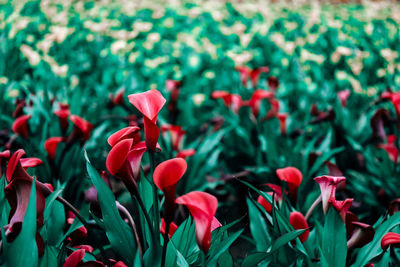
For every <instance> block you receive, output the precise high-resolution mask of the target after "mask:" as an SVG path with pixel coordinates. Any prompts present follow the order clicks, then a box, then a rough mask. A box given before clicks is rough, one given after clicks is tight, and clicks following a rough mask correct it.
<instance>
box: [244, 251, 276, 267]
mask: <svg viewBox="0 0 400 267" xmlns="http://www.w3.org/2000/svg"><path fill="white" fill-rule="evenodd" d="M270 256H271V254H269V253H267V252H256V253H253V254H250V255H249V256H247V257H246V258H245V259H244V261H243V263H242V265H241V266H242V267H253V266H257V265H258V264H259V263H260V262H262V261H264V260H266V259H267V258H268V257H270Z"/></svg>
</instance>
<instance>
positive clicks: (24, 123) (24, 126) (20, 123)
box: [12, 115, 32, 139]
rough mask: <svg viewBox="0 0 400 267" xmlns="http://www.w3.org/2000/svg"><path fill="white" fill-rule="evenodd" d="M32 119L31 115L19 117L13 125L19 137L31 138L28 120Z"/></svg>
mask: <svg viewBox="0 0 400 267" xmlns="http://www.w3.org/2000/svg"><path fill="white" fill-rule="evenodd" d="M31 118H32V116H31V115H23V116H20V117H18V118H17V119H16V120H15V121H14V123H13V124H12V130H13V131H14V133H16V134H17V135H19V136H22V137H24V138H26V139H28V137H29V127H28V120H30V119H31Z"/></svg>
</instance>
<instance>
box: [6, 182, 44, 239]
mask: <svg viewBox="0 0 400 267" xmlns="http://www.w3.org/2000/svg"><path fill="white" fill-rule="evenodd" d="M31 188H32V180H31V181H29V180H26V179H24V178H19V177H16V178H14V179H13V180H12V181H11V182H10V183H9V184H8V185H7V186H6V188H5V189H4V192H5V196H6V198H7V200H8V203H9V204H10V207H11V210H10V214H9V224H8V227H7V231H6V235H7V240H8V241H9V242H12V241H13V240H14V239H15V238H16V237H17V235H18V234H19V233H20V231H21V229H22V222H23V220H24V216H25V212H26V209H27V207H28V203H29V197H30V194H31ZM44 206H45V196H44V195H43V193H42V191H41V190H40V188H39V187H38V186H37V185H36V224H37V228H40V227H41V226H42V225H43V212H44Z"/></svg>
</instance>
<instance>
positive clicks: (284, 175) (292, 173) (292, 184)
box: [276, 167, 303, 203]
mask: <svg viewBox="0 0 400 267" xmlns="http://www.w3.org/2000/svg"><path fill="white" fill-rule="evenodd" d="M276 174H277V175H278V177H279V179H280V180H281V181H285V182H287V183H288V188H289V198H290V200H291V201H292V202H293V203H296V202H297V189H298V187H299V186H300V184H301V181H302V180H303V174H302V173H301V172H300V171H299V170H298V169H297V168H295V167H286V168H282V169H277V170H276Z"/></svg>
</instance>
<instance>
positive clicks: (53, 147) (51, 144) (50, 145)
mask: <svg viewBox="0 0 400 267" xmlns="http://www.w3.org/2000/svg"><path fill="white" fill-rule="evenodd" d="M65 140H66V138H65V137H50V138H49V139H47V140H46V142H44V149H46V152H47V154H48V155H49V159H50V160H52V161H54V159H55V158H56V152H57V147H58V144H59V143H61V142H64V141H65Z"/></svg>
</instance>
